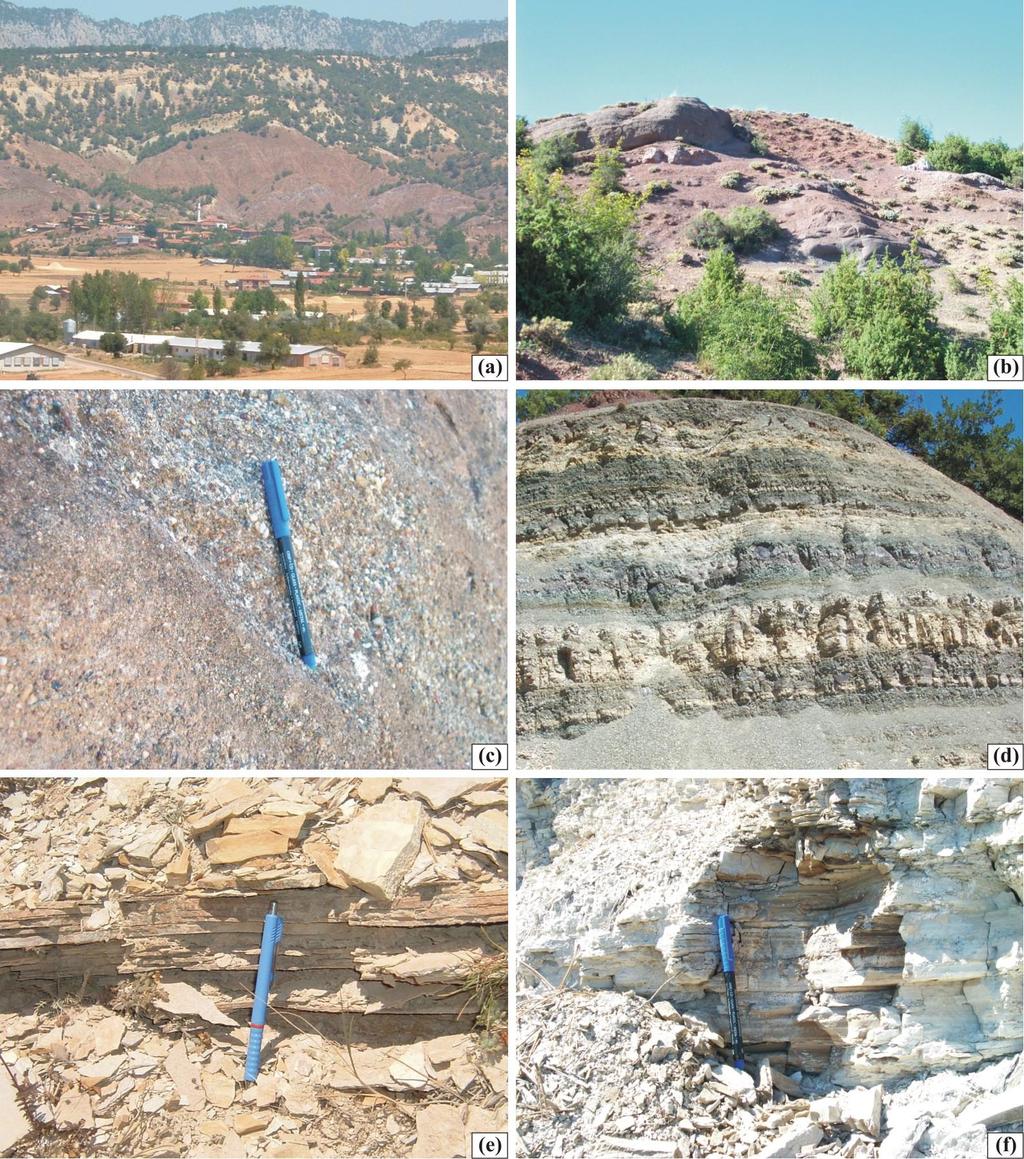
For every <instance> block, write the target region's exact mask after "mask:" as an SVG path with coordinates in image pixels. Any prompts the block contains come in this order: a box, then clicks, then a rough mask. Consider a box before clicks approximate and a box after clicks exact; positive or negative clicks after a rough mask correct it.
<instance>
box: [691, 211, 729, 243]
mask: <svg viewBox="0 0 1024 1159" xmlns="http://www.w3.org/2000/svg"><path fill="white" fill-rule="evenodd" d="M686 232H687V233H688V235H689V237H690V241H692V242H693V244H694V245H695V246H696V247H697V248H698V249H701V250H716V249H718V248H719V246H723V245H728V244H729V241H730V239H729V230H728V229H727V227H726V224H725V222H724V221H723V220H722V218H721V217H720V216H719V215H718V214H717V213H715V211H714V210H713V209H705V210H703V211H702V212H701V213H698V214H697V216H696V217H695V218H694V219H693V221H691V222H690V224H689V227H688V228H687V231H686Z"/></svg>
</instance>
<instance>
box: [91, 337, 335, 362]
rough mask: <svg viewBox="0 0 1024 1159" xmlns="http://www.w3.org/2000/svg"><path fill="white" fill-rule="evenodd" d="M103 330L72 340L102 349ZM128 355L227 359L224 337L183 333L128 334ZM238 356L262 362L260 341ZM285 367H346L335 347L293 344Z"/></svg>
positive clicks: (247, 344) (242, 349) (241, 344)
mask: <svg viewBox="0 0 1024 1159" xmlns="http://www.w3.org/2000/svg"><path fill="white" fill-rule="evenodd" d="M103 334H104V331H102V330H79V331H78V333H77V334H75V335H74V337H73V338H72V339H71V341H72V342H74V343H75V344H76V345H78V346H84V347H85V348H86V349H87V350H98V349H99V348H100V339H101V338H102V337H103ZM124 337H125V342H126V343H127V346H126V348H125V349H126V352H127V353H128V354H148V355H151V356H153V357H156V358H158V357H160V355H162V354H167V353H170V354H171V355H172V356H173V357H174V358H188V359H194V358H196V357H198V358H216V359H221V358H223V357H224V342H223V340H222V339H220V338H188V337H186V336H185V335H183V334H133V333H126V334H125V336H124ZM238 357H239V358H241V359H242V361H243V362H258V361H259V358H260V344H259V343H258V342H239V343H238ZM284 365H285V366H333V367H340V366H344V365H345V355H344V354H343V353H342V352H341V351H340V350H336V349H335V348H334V347H333V346H304V345H300V344H296V343H292V344H290V346H289V353H288V357H287V358H286V359H285V360H284Z"/></svg>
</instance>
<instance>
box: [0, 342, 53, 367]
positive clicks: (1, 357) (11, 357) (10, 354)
mask: <svg viewBox="0 0 1024 1159" xmlns="http://www.w3.org/2000/svg"><path fill="white" fill-rule="evenodd" d="M63 366H64V355H63V354H61V352H60V351H59V350H51V349H50V348H49V347H48V346H40V345H38V344H37V343H35V342H0V373H2V374H6V373H10V372H11V371H15V372H18V371H24V370H60V369H61V368H62V367H63Z"/></svg>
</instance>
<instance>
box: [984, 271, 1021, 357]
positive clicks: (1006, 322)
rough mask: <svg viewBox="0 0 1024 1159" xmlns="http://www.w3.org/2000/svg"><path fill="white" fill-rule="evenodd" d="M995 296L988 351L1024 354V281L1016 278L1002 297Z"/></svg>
mask: <svg viewBox="0 0 1024 1159" xmlns="http://www.w3.org/2000/svg"><path fill="white" fill-rule="evenodd" d="M993 296H994V297H995V308H994V309H993V311H992V317H991V318H989V323H988V353H989V354H1024V282H1022V281H1020V280H1019V279H1017V278H1014V280H1013V281H1012V282H1011V283H1010V284H1009V286H1007V288H1006V293H1005V296H1004V297H1003V298H1002V299H1000V298H999V297H998V296H997V295H993Z"/></svg>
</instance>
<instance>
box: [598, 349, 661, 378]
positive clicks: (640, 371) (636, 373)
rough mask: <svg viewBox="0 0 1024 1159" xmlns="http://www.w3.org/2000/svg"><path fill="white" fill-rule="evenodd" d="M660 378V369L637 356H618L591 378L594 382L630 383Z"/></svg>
mask: <svg viewBox="0 0 1024 1159" xmlns="http://www.w3.org/2000/svg"><path fill="white" fill-rule="evenodd" d="M658 377H660V376H659V374H658V368H657V367H656V366H652V365H651V363H649V362H644V360H643V359H642V358H637V356H636V355H635V354H617V355H616V356H615V357H614V358H613V359H612V360H611V361H610V362H606V363H605V364H604V365H603V366H599V367H598V368H597V369H596V370H595V371H594V372H593V373H592V374H591V376H590V378H591V380H592V381H594V382H598V381H606V380H611V381H614V382H619V381H622V382H628V381H634V380H641V381H643V380H648V381H649V380H650V379H652V378H658Z"/></svg>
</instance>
